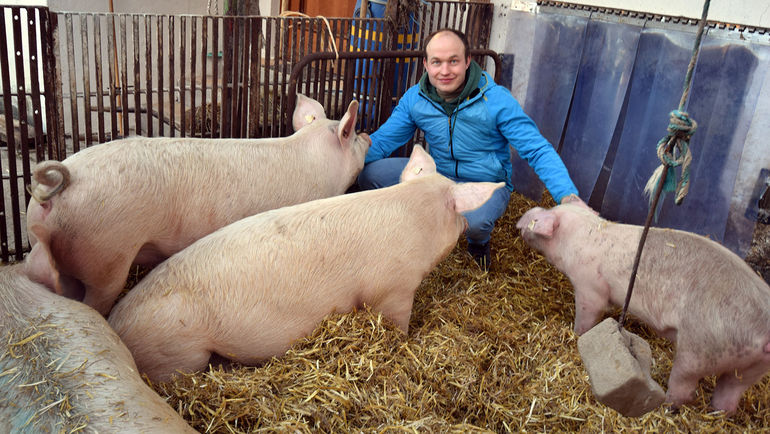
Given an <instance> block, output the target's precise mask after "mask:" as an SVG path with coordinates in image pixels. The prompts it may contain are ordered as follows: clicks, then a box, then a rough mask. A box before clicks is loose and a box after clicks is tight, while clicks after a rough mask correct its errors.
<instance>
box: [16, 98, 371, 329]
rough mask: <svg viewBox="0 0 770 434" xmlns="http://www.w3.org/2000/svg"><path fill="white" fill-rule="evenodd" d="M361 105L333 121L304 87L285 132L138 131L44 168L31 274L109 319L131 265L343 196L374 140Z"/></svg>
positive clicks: (36, 192) (32, 220)
mask: <svg viewBox="0 0 770 434" xmlns="http://www.w3.org/2000/svg"><path fill="white" fill-rule="evenodd" d="M357 110H358V102H357V101H352V102H351V103H350V106H349V107H348V111H347V113H346V114H345V115H344V117H343V118H342V121H333V120H329V119H326V116H325V114H324V110H323V107H321V105H320V104H319V103H318V102H316V101H314V100H312V99H310V98H308V97H305V96H302V95H299V99H298V102H297V108H296V110H295V111H294V117H293V123H294V128H295V129H296V130H297V132H296V133H294V134H293V135H291V136H289V137H284V138H269V139H194V138H142V137H136V138H130V139H123V140H116V141H113V142H110V143H105V144H102V145H97V146H93V147H90V148H87V149H84V150H82V151H80V152H77V153H75V154H74V155H72V156H71V157H69V158H67V159H66V160H64V161H63V162H61V163H60V162H57V161H47V162H43V163H41V164H39V165H38V166H37V169H36V171H35V173H34V177H35V179H36V180H37V182H38V183H39V184H38V185H37V186H36V187H35V188H34V189H32V190H31V191H32V195H33V197H34V199H32V200H31V201H30V203H29V207H28V210H27V228H28V229H32V228H33V227H36V229H35V234H38V236H34V235H33V236H30V239H31V241H32V243H33V248H32V251H31V252H30V254H29V259H28V262H29V263H30V264H31V269H30V276H31V277H32V279H33V280H35V281H37V282H40V283H43V284H45V285H46V286H48V287H49V288H51V289H52V290H55V291H56V292H57V293H60V294H64V295H66V296H68V297H70V298H75V299H81V298H82V301H83V302H85V303H86V304H88V305H90V306H92V307H94V308H95V309H96V310H98V311H99V312H100V313H102V314H103V315H106V314H107V313H108V312H109V310H110V308H111V307H112V305H113V303H114V301H115V299H116V297H117V296H118V294H119V293H120V292H121V290H122V289H123V287H124V286H125V283H126V278H127V276H128V272H129V269H130V267H131V265H132V264H142V265H155V264H157V263H159V262H161V261H162V260H164V259H166V258H167V257H169V256H171V255H172V254H174V253H176V252H178V251H180V250H182V249H183V248H185V247H186V246H188V245H190V244H191V243H192V242H193V241H195V240H197V239H199V238H201V237H203V236H204V235H207V234H209V233H211V232H213V231H214V230H216V229H219V228H220V227H222V226H225V225H227V224H229V223H232V222H234V221H236V220H239V219H242V218H244V217H246V216H250V215H253V214H256V213H259V212H262V211H266V210H269V209H274V208H279V207H282V206H286V205H293V204H297V203H302V202H306V201H309V200H313V199H319V198H323V197H328V196H334V195H338V194H342V193H344V192H345V191H346V190H347V188H348V187H350V186H351V185H352V184H353V182H354V181H355V178H356V176H357V175H358V173H359V172H360V171H361V169H362V168H363V164H364V157H365V154H366V152H367V150H368V149H369V145H370V143H371V140H370V139H369V136H367V135H366V134H360V135H356V133H355V124H356V115H357ZM36 238H37V239H36ZM36 241H37V242H36ZM41 244H43V245H44V246H41ZM44 247H50V252H51V253H52V254H53V261H49V258H47V257H46V252H47V251H49V249H48V248H44ZM50 264H54V266H53V267H51V266H50Z"/></svg>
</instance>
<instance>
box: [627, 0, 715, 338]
mask: <svg viewBox="0 0 770 434" xmlns="http://www.w3.org/2000/svg"><path fill="white" fill-rule="evenodd" d="M710 3H711V0H705V1H704V3H703V14H702V15H701V19H700V23H698V32H697V34H696V36H695V46H694V47H693V51H692V57H691V58H690V64H689V65H688V66H687V74H686V75H685V79H684V90H683V92H682V98H681V99H680V100H679V109H677V110H674V111H672V112H671V116H670V120H671V121H670V123H669V125H668V136H666V137H664V138H663V139H661V140H660V141H659V142H658V158H660V160H661V162H662V163H663V164H661V166H660V167H658V168H657V169H656V170H655V172H654V173H653V175H652V177H651V178H650V180H649V181H648V182H647V187H646V188H645V191H648V190H650V189H652V188H651V186H655V188H654V189H655V193H654V194H653V195H652V203H651V204H650V209H649V212H648V213H647V220H646V221H645V223H644V229H643V230H642V236H641V238H640V239H639V246H638V247H637V249H636V257H635V258H634V266H633V268H632V270H631V278H630V279H629V282H628V290H627V291H626V300H625V303H624V305H623V312H622V313H621V315H620V321H619V322H618V329H621V328H623V324H624V323H625V321H626V313H627V312H628V304H629V302H630V301H631V293H632V292H633V290H634V282H635V281H636V272H637V270H638V268H639V260H640V259H641V257H642V249H643V248H644V242H645V240H646V239H647V233H648V232H649V230H650V223H651V222H652V217H653V215H654V214H655V210H656V209H657V207H658V201H659V199H660V196H661V193H662V192H663V189H664V187H666V186H667V188H670V190H668V191H675V190H676V192H677V195H676V199H675V202H676V204H677V205H679V204H680V203H682V200H683V199H684V197H685V196H686V195H687V191H688V189H689V185H690V163H691V162H692V157H691V156H690V150H689V147H690V146H689V142H690V137H691V136H692V134H693V133H694V132H695V128H696V127H697V123H696V122H695V121H694V120H692V119H690V117H689V116H688V115H687V113H686V112H685V111H684V107H685V105H686V104H687V99H688V98H689V96H690V85H691V83H692V74H693V70H694V69H695V62H696V61H697V60H698V53H699V52H700V44H701V38H702V37H703V29H704V28H705V27H706V17H707V16H708V10H709V4H710ZM675 149H676V151H677V152H678V154H679V157H675V156H674V150H675ZM679 165H681V166H682V178H681V179H680V181H679V183H678V184H677V185H676V187H673V182H672V181H668V182H667V178H669V177H670V179H671V180H673V179H674V178H675V176H676V173H675V172H674V167H676V166H679Z"/></svg>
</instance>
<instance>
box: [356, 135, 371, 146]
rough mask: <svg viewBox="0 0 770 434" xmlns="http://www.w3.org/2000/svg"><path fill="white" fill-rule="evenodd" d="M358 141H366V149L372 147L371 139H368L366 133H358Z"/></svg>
mask: <svg viewBox="0 0 770 434" xmlns="http://www.w3.org/2000/svg"><path fill="white" fill-rule="evenodd" d="M358 137H359V139H361V140H365V141H366V146H367V148H368V147H369V146H371V145H372V138H371V137H369V134H366V133H359V134H358Z"/></svg>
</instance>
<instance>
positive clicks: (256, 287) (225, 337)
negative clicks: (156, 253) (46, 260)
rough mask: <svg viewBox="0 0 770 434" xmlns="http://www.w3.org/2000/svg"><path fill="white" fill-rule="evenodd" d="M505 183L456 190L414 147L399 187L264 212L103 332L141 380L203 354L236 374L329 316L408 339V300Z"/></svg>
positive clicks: (211, 244) (138, 291) (150, 281)
mask: <svg viewBox="0 0 770 434" xmlns="http://www.w3.org/2000/svg"><path fill="white" fill-rule="evenodd" d="M502 186H503V183H497V184H493V183H465V184H456V183H454V182H453V181H451V180H449V179H447V178H445V177H444V176H442V175H440V174H438V173H437V172H436V166H435V164H434V162H433V160H432V159H431V157H430V156H429V155H428V154H427V153H426V152H425V151H424V150H423V149H422V148H421V147H419V146H417V147H415V149H414V151H413V153H412V157H411V158H410V161H409V163H408V164H407V166H406V168H405V169H404V171H403V173H402V175H401V183H399V184H397V185H394V186H392V187H388V188H382V189H378V190H370V191H363V192H358V193H350V194H346V195H342V196H337V197H333V198H328V199H321V200H316V201H312V202H308V203H304V204H300V205H294V206H291V207H285V208H281V209H277V210H272V211H267V212H264V213H262V214H258V215H255V216H252V217H247V218H245V219H243V220H240V221H238V222H235V223H233V224H231V225H229V226H226V227H224V228H222V229H220V230H218V231H216V232H214V233H212V234H210V235H208V236H206V237H204V238H202V239H200V240H198V241H197V242H195V243H194V244H192V245H191V246H189V247H187V248H186V249H185V250H183V251H181V252H179V253H177V254H176V255H174V256H172V257H171V258H169V259H168V260H167V261H165V262H164V263H162V264H160V265H159V266H158V267H156V268H155V269H154V270H152V272H150V273H149V274H148V275H147V276H146V277H145V278H144V279H143V280H142V281H141V282H139V284H138V285H137V286H136V287H134V289H132V290H131V291H130V292H129V293H128V294H127V295H126V297H124V298H123V299H122V300H120V301H119V302H118V304H117V305H116V306H115V309H113V311H112V313H111V314H110V317H109V323H110V325H112V327H113V328H114V329H115V331H117V333H118V334H119V335H120V337H121V339H123V341H124V342H125V343H126V345H127V346H128V347H129V348H130V349H131V352H132V353H133V354H134V358H135V359H136V361H137V366H139V369H140V371H142V372H143V373H146V374H147V375H148V376H149V377H150V378H152V379H153V380H158V381H164V380H168V379H169V378H170V377H171V376H172V374H174V372H175V371H177V370H179V371H183V372H191V371H198V370H201V369H203V368H204V367H205V366H206V364H207V363H208V361H209V358H210V356H211V355H212V353H217V354H219V355H220V356H223V357H226V358H228V359H231V360H236V361H238V362H241V363H243V364H255V363H257V362H259V361H261V360H264V359H266V358H269V357H271V356H276V355H280V354H283V353H284V352H285V351H286V350H287V349H288V348H289V347H290V346H291V344H292V342H294V341H295V340H297V339H299V338H301V337H303V336H306V335H308V334H310V333H311V332H312V331H313V330H314V329H315V327H316V326H317V325H318V324H319V323H320V322H321V320H322V319H323V318H324V317H325V316H326V315H328V314H331V313H334V312H337V313H343V312H349V311H351V310H353V309H354V308H360V307H361V306H363V305H364V304H366V305H368V306H370V307H371V308H372V309H375V310H377V311H380V312H382V314H383V315H384V316H385V317H386V318H389V319H390V320H391V321H393V322H394V323H395V324H396V325H397V326H398V327H399V328H400V329H401V330H403V331H404V332H407V330H408V327H409V317H410V315H411V310H412V302H413V298H414V293H415V291H416V290H417V287H418V286H419V284H420V282H421V281H422V279H423V278H424V277H425V276H426V275H427V274H428V273H429V272H430V271H431V270H432V269H433V267H434V266H435V265H436V264H438V262H439V261H441V260H442V259H443V258H444V257H446V255H448V254H449V252H450V251H451V250H452V248H453V247H454V246H455V245H456V243H457V239H458V237H459V236H460V235H461V234H462V233H463V232H464V231H465V229H466V226H467V222H466V220H465V218H464V217H463V216H462V215H461V214H460V213H461V212H464V211H466V210H470V209H474V208H477V207H479V206H481V204H483V203H484V202H485V201H487V200H488V199H489V198H490V197H491V195H492V193H493V191H494V190H496V189H497V188H500V187H502Z"/></svg>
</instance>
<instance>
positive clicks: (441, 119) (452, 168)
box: [366, 72, 577, 203]
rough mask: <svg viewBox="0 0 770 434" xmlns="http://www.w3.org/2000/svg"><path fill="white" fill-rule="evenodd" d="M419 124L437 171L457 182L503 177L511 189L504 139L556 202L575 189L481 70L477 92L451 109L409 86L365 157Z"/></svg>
mask: <svg viewBox="0 0 770 434" xmlns="http://www.w3.org/2000/svg"><path fill="white" fill-rule="evenodd" d="M416 128H419V129H421V130H422V131H423V132H424V133H425V142H426V145H427V149H428V151H429V152H430V155H431V156H432V157H433V159H434V160H435V161H436V167H437V169H438V171H439V173H441V174H443V175H445V176H449V177H452V178H455V179H456V180H458V181H460V182H468V181H489V182H501V181H502V182H505V185H506V187H507V188H508V190H509V191H513V183H512V181H511V172H512V171H513V166H512V165H511V154H510V150H509V148H508V145H511V146H513V148H514V149H515V150H516V152H518V154H519V156H520V157H521V158H523V159H525V160H526V161H527V162H528V163H529V165H530V166H531V167H532V168H533V169H534V171H535V173H536V174H537V175H538V177H540V179H541V180H542V181H543V183H544V184H545V187H546V188H547V189H548V191H549V192H550V193H551V196H553V198H554V200H556V202H557V203H559V202H560V201H561V199H562V198H563V197H564V196H567V195H569V194H572V193H574V194H577V188H575V185H574V184H573V183H572V180H571V179H570V177H569V173H568V172H567V168H566V167H565V166H564V163H563V162H562V161H561V158H559V155H558V154H557V153H556V150H554V148H553V146H551V144H550V143H548V141H547V140H546V139H545V137H543V136H542V135H541V134H540V132H539V131H538V129H537V126H536V125H535V123H534V122H533V121H532V119H530V118H529V116H527V115H526V113H524V110H522V108H521V106H520V105H519V103H518V101H516V99H515V98H514V97H513V95H511V92H510V91H509V90H508V89H506V88H505V87H503V86H499V85H498V84H496V83H495V82H494V80H492V78H491V77H490V76H489V74H487V73H486V72H483V73H482V75H481V78H480V79H479V86H478V92H476V91H474V92H472V93H471V95H470V96H469V97H468V98H467V99H465V100H464V101H462V102H461V103H460V104H459V105H458V106H457V108H456V109H455V110H454V112H452V114H451V115H447V114H446V112H445V111H444V109H443V108H442V107H441V106H440V105H439V104H438V103H436V102H435V101H433V100H431V99H430V97H428V96H427V95H426V94H425V93H423V92H422V91H421V90H420V85H419V83H418V84H415V85H414V86H412V87H410V88H409V89H408V90H407V91H406V93H404V96H402V97H401V99H400V100H399V102H398V105H397V106H396V108H395V109H394V110H393V113H392V114H391V116H390V118H388V120H387V121H386V122H385V123H384V124H383V125H382V126H381V127H380V128H379V129H378V130H377V131H375V132H374V133H372V134H371V139H372V145H371V147H370V148H369V151H368V152H367V154H366V163H369V162H372V161H375V160H379V159H381V158H385V157H387V156H389V155H390V154H391V153H392V152H393V151H395V150H396V149H398V148H399V147H400V146H402V145H403V144H405V143H406V142H407V141H409V139H411V138H412V136H413V135H414V132H415V129H416Z"/></svg>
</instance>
